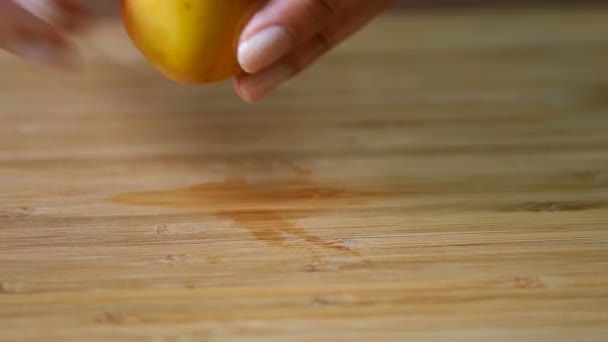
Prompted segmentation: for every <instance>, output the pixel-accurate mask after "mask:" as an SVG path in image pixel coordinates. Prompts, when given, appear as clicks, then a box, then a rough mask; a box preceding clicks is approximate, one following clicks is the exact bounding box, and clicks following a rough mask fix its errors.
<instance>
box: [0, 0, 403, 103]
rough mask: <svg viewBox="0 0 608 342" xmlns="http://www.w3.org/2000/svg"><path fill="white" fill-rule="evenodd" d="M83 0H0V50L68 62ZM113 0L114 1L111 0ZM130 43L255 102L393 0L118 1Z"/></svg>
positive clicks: (183, 76) (154, 59)
mask: <svg viewBox="0 0 608 342" xmlns="http://www.w3.org/2000/svg"><path fill="white" fill-rule="evenodd" d="M79 1H80V2H83V1H84V2H86V1H90V0H0V48H3V49H5V50H8V51H10V52H13V53H15V54H17V55H19V56H22V57H24V58H29V59H33V60H37V61H40V62H46V63H49V64H54V65H69V64H70V63H69V61H70V60H71V59H72V57H73V54H72V51H71V50H70V46H69V44H68V42H67V40H66V39H65V34H66V33H68V32H70V31H77V30H78V29H79V28H80V27H81V26H82V23H83V20H84V18H85V13H84V10H83V9H82V7H81V6H79V5H78V3H79ZM115 1H116V3H117V2H118V0H115ZM120 2H121V3H122V10H123V12H122V13H123V19H124V23H125V28H126V30H127V32H128V33H129V35H130V37H131V38H132V41H133V43H134V44H135V45H136V46H137V47H138V48H139V50H140V51H141V52H142V53H143V54H144V55H145V56H146V57H147V59H148V60H149V61H150V62H151V63H152V64H154V65H155V66H156V67H157V68H158V69H159V70H161V71H162V72H163V73H164V74H165V75H166V76H167V77H169V78H171V79H173V80H176V81H179V82H184V83H208V82H215V81H220V80H224V79H227V78H231V77H234V78H235V89H236V91H237V93H238V94H239V95H240V96H241V97H242V98H243V99H244V100H246V101H248V102H255V101H257V100H259V99H261V98H262V97H264V96H265V95H267V94H269V93H271V92H272V91H273V90H274V89H275V88H277V87H278V86H280V85H281V84H282V83H283V82H285V81H287V80H289V79H291V78H292V77H294V76H296V75H297V74H299V73H300V72H301V71H303V70H304V69H306V68H307V67H308V66H309V65H311V64H312V63H314V62H315V61H316V60H317V59H318V58H319V57H321V56H322V55H324V54H325V53H326V52H328V51H330V50H331V49H332V48H333V47H335V46H336V45H337V44H339V43H340V42H342V41H343V40H344V39H346V38H348V37H349V36H351V35H352V34H353V33H355V32H356V31H358V30H359V29H360V28H362V27H363V26H365V25H366V24H367V23H368V22H369V21H371V20H372V19H373V18H374V17H375V16H377V15H378V14H380V13H381V12H382V11H383V10H384V9H385V8H387V7H388V6H389V5H390V4H391V3H392V2H393V0H373V1H371V0H121V1H120Z"/></svg>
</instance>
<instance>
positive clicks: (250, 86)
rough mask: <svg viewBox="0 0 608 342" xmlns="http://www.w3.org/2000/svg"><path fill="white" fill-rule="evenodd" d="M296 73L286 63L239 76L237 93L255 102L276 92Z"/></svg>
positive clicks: (247, 100)
mask: <svg viewBox="0 0 608 342" xmlns="http://www.w3.org/2000/svg"><path fill="white" fill-rule="evenodd" d="M293 75H294V70H293V68H292V67H291V66H289V65H286V64H278V65H275V66H273V67H270V68H268V69H266V70H264V71H262V72H259V73H256V74H252V75H245V76H241V77H238V78H237V80H236V83H235V86H236V87H237V94H239V96H240V97H241V98H242V99H243V100H245V101H246V102H249V103H255V102H258V101H260V100H261V99H262V98H264V97H266V96H268V95H269V94H270V93H272V92H274V91H275V90H276V89H277V88H278V87H280V86H281V84H283V83H284V82H286V81H287V80H289V79H290V78H291V77H292V76H293Z"/></svg>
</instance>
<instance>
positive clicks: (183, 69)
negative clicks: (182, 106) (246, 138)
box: [122, 0, 257, 83]
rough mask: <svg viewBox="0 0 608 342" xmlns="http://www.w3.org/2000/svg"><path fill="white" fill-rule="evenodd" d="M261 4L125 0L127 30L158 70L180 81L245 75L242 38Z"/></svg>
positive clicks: (249, 0) (247, 1)
mask: <svg viewBox="0 0 608 342" xmlns="http://www.w3.org/2000/svg"><path fill="white" fill-rule="evenodd" d="M256 2H257V1H256V0H122V12H123V21H124V24H125V29H126V31H127V33H128V35H129V37H130V38H131V40H132V41H133V43H134V45H135V46H136V47H137V49H138V50H139V51H141V53H142V54H143V55H144V57H145V58H146V59H147V60H148V61H150V63H152V64H153V65H154V66H155V67H156V68H157V69H159V70H160V71H161V72H162V73H163V74H164V75H165V76H167V77H168V78H170V79H172V80H174V81H176V82H180V83H211V82H217V81H222V80H225V79H227V78H230V77H232V76H234V75H235V74H237V73H239V72H240V67H239V64H238V62H237V57H236V54H237V45H238V40H239V36H240V34H241V32H242V30H243V28H244V27H245V24H246V23H247V21H248V20H249V19H250V18H251V15H252V14H253V9H254V8H253V6H254V4H255V3H256Z"/></svg>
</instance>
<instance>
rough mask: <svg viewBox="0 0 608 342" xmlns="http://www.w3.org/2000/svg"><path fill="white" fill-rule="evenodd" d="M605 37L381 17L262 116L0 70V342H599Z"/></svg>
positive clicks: (551, 16) (86, 74) (144, 84)
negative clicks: (272, 341)
mask: <svg viewBox="0 0 608 342" xmlns="http://www.w3.org/2000/svg"><path fill="white" fill-rule="evenodd" d="M607 22H608V9H602V8H591V9H570V8H569V9H563V10H540V9H536V10H532V9H529V10H525V11H518V10H509V11H492V10H486V11H467V12H462V11H455V12H411V13H409V14H392V15H390V16H387V17H385V18H383V19H381V20H379V21H378V22H376V23H375V24H374V25H372V26H371V27H370V28H369V29H368V30H366V31H365V32H363V33H362V34H360V35H359V36H357V38H356V39H353V40H351V41H349V42H348V44H346V45H345V46H343V47H342V48H340V49H339V50H338V51H336V52H335V53H333V54H332V55H331V56H329V57H328V58H326V59H324V60H323V61H322V62H321V63H320V64H318V65H317V66H316V67H315V68H313V69H312V70H310V71H309V72H307V73H305V74H304V75H302V77H301V78H299V79H298V80H294V81H293V82H291V83H290V84H288V85H287V86H286V87H285V88H283V89H282V90H281V91H280V92H278V93H277V94H276V95H275V96H273V97H271V98H269V99H267V100H266V101H263V102H261V103H259V104H257V105H255V106H250V105H246V104H244V103H242V102H240V101H239V100H238V99H237V97H236V96H235V95H234V94H233V93H232V92H231V89H230V84H222V85H217V86H212V87H186V86H181V85H176V84H173V83H171V82H168V81H166V80H165V79H163V78H162V77H160V76H159V75H158V74H157V73H156V72H155V71H154V70H152V69H151V68H150V67H149V66H148V65H147V64H145V63H142V62H141V60H140V59H139V58H138V56H136V55H135V54H132V51H130V50H128V49H127V48H128V44H126V43H125V41H124V40H122V39H123V38H124V37H120V36H116V35H114V28H112V27H111V26H103V27H100V28H99V30H97V31H95V32H94V33H93V36H92V37H91V38H90V39H89V40H88V41H87V43H86V44H89V45H86V44H85V46H88V47H89V48H91V50H89V54H88V55H87V59H86V66H85V67H84V68H83V70H82V71H81V72H77V73H73V74H72V73H70V74H65V73H58V72H55V71H51V70H46V69H42V68H37V67H33V66H30V65H27V64H25V63H23V62H20V61H15V60H13V59H11V58H9V57H3V58H2V59H1V60H0V75H2V76H1V77H0V106H1V107H0V340H2V341H40V340H43V341H53V340H62V341H119V340H142V341H224V340H275V341H369V340H377V341H405V340H417V341H438V340H450V341H454V340H459V341H460V340H462V341H475V340H479V341H488V340H490V341H514V340H517V341H521V340H526V341H572V340H578V341H600V340H603V338H604V337H605V336H606V334H608V133H607V132H608V67H607V66H608V64H607V63H608V26H607V25H606V23H607Z"/></svg>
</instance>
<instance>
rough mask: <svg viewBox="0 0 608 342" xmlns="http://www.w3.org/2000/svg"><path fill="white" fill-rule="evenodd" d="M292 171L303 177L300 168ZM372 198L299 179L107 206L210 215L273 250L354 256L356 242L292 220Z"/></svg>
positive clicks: (139, 196)
mask: <svg viewBox="0 0 608 342" xmlns="http://www.w3.org/2000/svg"><path fill="white" fill-rule="evenodd" d="M293 171H294V172H296V173H297V174H307V170H303V169H299V170H293ZM298 171H299V172H298ZM376 196H378V194H375V193H370V192H364V191H354V190H349V189H346V188H342V187H336V186H330V185H319V184H314V183H313V182H311V181H309V180H306V179H302V178H289V179H286V180H284V181H271V182H259V183H253V182H250V181H248V180H247V179H245V178H244V177H231V178H227V179H225V180H224V181H221V182H213V183H207V184H202V185H198V186H194V187H188V188H181V189H174V190H160V191H146V192H134V193H125V194H121V195H118V196H116V197H114V198H111V201H112V202H113V203H117V204H123V205H131V206H155V207H166V208H175V209H185V210H196V211H202V212H209V213H211V214H213V215H215V216H217V217H221V218H224V219H228V220H230V221H231V222H233V223H234V224H235V225H236V226H238V227H241V228H246V229H248V230H249V231H250V232H251V234H252V236H253V237H254V238H255V239H256V240H258V241H262V242H265V243H267V244H270V245H273V246H278V247H283V248H294V247H295V248H300V249H302V248H309V247H310V246H313V247H315V248H321V249H330V250H337V251H342V252H349V253H352V254H357V250H358V249H359V248H360V244H359V243H358V242H356V241H354V240H346V239H342V240H333V241H329V242H327V241H324V240H323V239H322V238H320V237H318V236H315V235H312V234H310V233H308V232H307V230H306V229H304V228H301V227H298V226H297V225H296V220H298V219H303V218H308V217H313V216H315V215H319V214H320V213H322V212H325V211H328V210H334V209H339V208H343V207H346V206H349V205H353V204H359V203H366V202H367V201H369V200H372V199H373V198H375V197H376Z"/></svg>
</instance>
